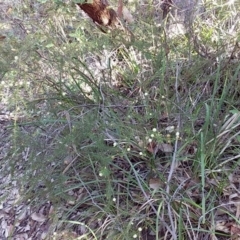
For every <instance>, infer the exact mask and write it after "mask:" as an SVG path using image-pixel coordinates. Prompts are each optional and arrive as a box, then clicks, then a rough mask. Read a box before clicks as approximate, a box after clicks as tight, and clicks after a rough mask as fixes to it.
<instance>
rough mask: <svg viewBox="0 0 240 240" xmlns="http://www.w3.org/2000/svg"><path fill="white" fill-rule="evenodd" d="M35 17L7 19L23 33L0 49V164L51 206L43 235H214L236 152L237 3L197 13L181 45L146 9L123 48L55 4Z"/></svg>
mask: <svg viewBox="0 0 240 240" xmlns="http://www.w3.org/2000/svg"><path fill="white" fill-rule="evenodd" d="M75 2H79V1H72V3H75ZM38 4H39V5H37V8H38V9H37V13H38V14H39V15H37V17H36V18H34V17H33V16H34V13H35V10H36V9H32V8H31V7H30V5H31V4H30V2H29V1H24V4H23V8H19V9H17V8H16V9H14V10H13V12H14V14H16V15H21V14H23V13H24V12H25V14H26V15H27V16H32V18H31V21H28V18H24V17H23V18H22V19H23V20H22V25H23V27H24V34H23V36H22V35H21V34H18V33H16V32H13V34H12V36H10V37H9V38H8V40H7V41H5V42H4V43H0V44H1V45H0V56H1V57H0V77H1V88H0V94H1V98H2V99H4V104H6V105H7V106H8V109H9V110H10V111H11V112H12V113H13V115H14V118H13V123H12V148H11V151H10V152H9V154H8V158H7V159H6V161H7V160H8V161H9V165H10V167H11V169H10V171H11V174H12V177H13V179H19V181H18V184H19V188H20V189H21V190H22V192H21V194H22V197H23V199H24V200H28V199H30V202H31V204H32V205H34V206H35V207H36V206H39V205H41V204H44V203H46V202H48V201H50V202H51V203H52V204H53V205H54V206H56V208H57V209H60V210H59V211H60V215H61V217H59V218H58V216H57V215H56V216H55V218H54V219H55V220H54V221H53V223H52V224H55V225H56V228H57V229H59V231H60V230H61V229H72V230H73V231H76V232H77V231H78V232H80V233H79V234H80V235H82V236H83V235H84V234H86V235H87V237H88V238H86V239H132V238H135V237H138V238H139V239H144V238H145V239H146V238H148V237H149V238H150V237H151V235H154V236H155V237H156V239H163V236H164V235H165V237H169V238H170V237H172V239H196V238H194V237H195V236H204V237H203V238H207V237H209V236H210V235H213V234H214V235H215V236H218V235H217V233H216V232H217V230H218V229H214V226H213V222H214V221H215V220H212V217H213V215H214V214H215V209H216V208H218V206H219V205H220V204H221V201H222V195H223V194H225V190H226V188H227V187H228V186H229V185H230V184H231V183H230V182H229V175H230V174H233V172H234V168H235V167H236V166H237V165H238V159H239V147H240V140H239V134H240V132H239V125H240V120H239V108H240V102H239V92H240V85H239V74H240V72H239V69H240V65H239V62H238V61H237V60H238V57H239V47H238V45H237V41H238V40H239V39H238V38H239V36H238V35H239V33H238V32H237V27H238V23H237V19H236V22H235V21H233V19H234V18H239V17H238V15H237V11H236V9H237V3H236V5H235V4H232V6H231V7H230V6H229V5H228V4H223V5H220V3H219V4H217V5H216V6H215V5H213V4H212V3H211V2H210V3H209V2H208V3H206V6H205V12H204V13H202V14H200V15H197V16H196V18H195V20H194V21H193V22H192V23H191V25H190V26H188V29H187V30H186V32H185V33H184V34H181V33H179V32H177V31H175V32H173V33H172V31H170V30H169V29H170V26H171V24H173V23H174V22H172V21H175V20H176V19H171V18H170V17H169V18H168V19H165V20H163V21H162V22H160V23H158V24H157V20H156V19H155V17H154V14H150V13H152V12H153V11H154V9H155V7H154V6H153V5H152V4H150V3H149V4H148V8H147V9H146V8H144V11H145V12H144V11H140V10H139V9H138V10H139V11H137V12H136V15H137V16H136V19H137V18H138V21H136V22H135V23H134V24H133V26H132V32H133V33H134V35H135V41H132V42H130V41H129V38H128V36H127V33H126V32H124V31H123V32H119V31H118V30H112V31H111V32H109V33H108V34H104V33H102V32H100V31H99V29H98V28H97V27H96V26H95V25H93V23H92V22H91V21H90V20H89V19H88V18H87V19H85V18H81V17H80V16H78V12H77V11H76V9H75V8H74V7H72V6H71V5H70V4H69V5H67V4H66V3H63V1H40V0H39V1H38ZM139 8H140V6H139ZM144 14H147V16H146V17H144V16H145V15H144ZM12 17H13V16H12ZM225 169H227V170H226V171H225ZM7 170H8V171H9V169H7ZM7 170H6V171H7ZM151 180H154V181H155V185H153V186H154V187H152V186H151V184H150V181H151ZM224 210H225V209H224ZM79 212H80V214H78V213H79ZM227 214H228V215H229V216H230V215H231V214H232V213H231V212H230V211H229V212H228V213H227ZM77 225H81V226H87V227H86V229H87V230H86V232H85V233H84V231H82V232H81V231H79V230H76V229H78V227H77ZM50 239H51V237H50ZM199 239H201V238H199Z"/></svg>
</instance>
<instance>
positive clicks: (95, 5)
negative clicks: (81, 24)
mask: <svg viewBox="0 0 240 240" xmlns="http://www.w3.org/2000/svg"><path fill="white" fill-rule="evenodd" d="M77 5H78V6H79V7H80V8H81V9H82V10H83V11H84V12H85V13H86V14H87V15H88V16H89V17H90V18H91V19H92V20H93V22H95V23H97V24H99V25H102V26H106V27H117V25H118V22H119V21H118V19H117V13H116V12H115V11H114V10H113V9H112V8H111V7H110V5H109V3H108V1H107V0H93V1H92V2H90V1H89V0H86V1H85V2H84V3H77Z"/></svg>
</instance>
